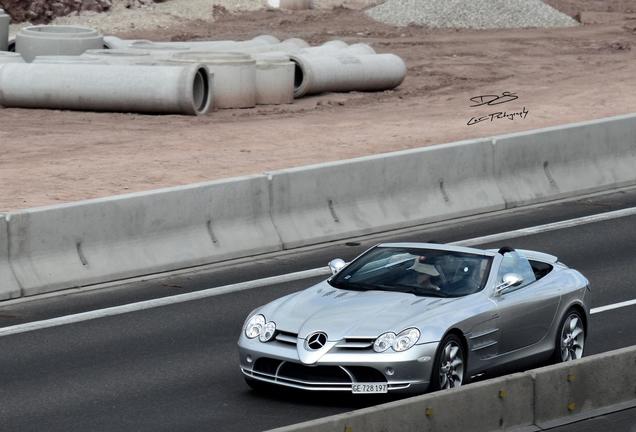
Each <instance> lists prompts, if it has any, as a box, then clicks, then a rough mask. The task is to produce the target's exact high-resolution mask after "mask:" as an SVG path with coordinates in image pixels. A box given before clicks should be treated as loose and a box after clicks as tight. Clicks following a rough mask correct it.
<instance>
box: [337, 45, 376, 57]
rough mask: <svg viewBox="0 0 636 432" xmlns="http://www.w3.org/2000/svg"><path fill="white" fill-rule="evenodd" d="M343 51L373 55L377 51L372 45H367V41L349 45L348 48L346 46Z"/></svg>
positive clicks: (352, 53)
mask: <svg viewBox="0 0 636 432" xmlns="http://www.w3.org/2000/svg"><path fill="white" fill-rule="evenodd" d="M342 52H345V53H347V54H351V55H372V54H375V53H376V52H375V50H374V49H373V48H372V47H371V46H370V45H367V44H365V43H357V44H353V45H349V46H348V47H347V48H344V49H343V50H342Z"/></svg>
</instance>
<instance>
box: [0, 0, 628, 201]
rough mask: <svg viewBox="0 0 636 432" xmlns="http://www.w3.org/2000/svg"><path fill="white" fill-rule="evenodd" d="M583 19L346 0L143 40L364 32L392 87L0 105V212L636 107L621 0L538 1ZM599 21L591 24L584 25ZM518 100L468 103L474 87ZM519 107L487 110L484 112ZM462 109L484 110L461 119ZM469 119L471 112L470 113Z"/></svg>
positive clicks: (360, 38)
mask: <svg viewBox="0 0 636 432" xmlns="http://www.w3.org/2000/svg"><path fill="white" fill-rule="evenodd" d="M548 2H549V3H550V4H551V5H553V6H556V7H559V8H561V9H562V10H563V11H565V12H567V13H569V14H571V15H573V16H574V15H577V14H580V13H581V12H584V13H583V14H581V17H582V19H583V20H584V22H590V23H591V24H585V25H581V26H579V27H576V28H567V29H551V30H546V29H527V30H496V31H454V30H443V31H440V30H429V29H425V28H421V27H415V26H409V27H405V28H398V27H391V26H386V25H382V24H379V23H376V22H374V21H372V20H371V19H369V18H367V17H366V15H364V13H363V12H362V11H359V10H349V9H344V8H339V9H334V10H332V11H329V10H312V11H301V12H295V13H290V12H281V11H252V12H244V13H240V14H232V13H228V14H223V15H222V16H216V17H215V18H216V19H215V22H214V23H211V22H208V21H206V20H205V19H201V20H196V21H192V22H189V23H188V24H184V23H183V22H181V21H180V22H179V23H177V24H175V26H174V27H172V28H169V29H161V30H157V31H144V32H141V31H139V32H137V33H134V32H130V33H127V34H124V33H122V34H120V36H124V37H139V38H148V39H155V40H166V39H170V40H186V39H191V38H214V39H246V38H250V37H253V36H255V35H258V34H264V33H269V34H274V35H276V36H278V37H280V38H286V37H292V36H295V37H302V38H304V39H306V40H307V41H309V42H311V43H312V44H317V43H321V42H324V41H326V40H330V39H334V38H342V39H344V40H345V41H348V42H351V43H352V42H366V43H369V44H371V45H372V46H374V47H375V48H376V50H377V51H379V52H393V53H396V54H398V55H400V56H402V57H403V58H404V59H405V61H406V62H407V64H408V67H409V72H408V77H407V79H406V80H405V82H404V83H403V84H402V86H400V87H399V88H398V89H396V90H395V91H389V92H385V93H380V94H371V93H369V94H363V93H351V94H326V95H320V96H315V97H308V98H304V99H300V100H298V101H296V103H295V104H293V105H288V106H277V107H270V106H261V107H257V108H254V109H246V110H230V111H217V112H214V113H212V114H210V115H208V116H204V117H184V116H146V115H130V114H108V113H90V112H66V111H48V110H22V109H0V211H8V210H13V209H19V208H26V207H33V206H41V205H48V204H56V203H61V202H68V201H75V200H81V199H86V198H94V197H102V196H107V195H113V194H120V193H126V192H132V191H142V190H147V189H154V188H159V187H165V186H175V185H182V184H187V183H192V182H200V181H207V180H214V179H219V178H225V177H232V176H239V175H245V174H253V173H260V172H264V171H270V170H275V169H280V168H286V167H293V166H299V165H305V164H313V163H318V162H325V161H332V160H339V159H345V158H352V157H356V156H363V155H369V154H376V153H382V152H389V151H395V150H401V149H408V148H415V147H421V146H427V145H433V144H439V143H445V142H451V141H457V140H462V139H471V138H477V137H485V136H492V135H497V134H501V133H506V132H513V131H522V130H528V129H534V128H539V127H546V126H552V125H557V124H562V123H569V122H576V121H583V120H590V119H597V118H602V117H606V116H612V115H618V114H625V113H630V112H636V92H635V91H634V88H635V85H636V49H633V48H635V47H636V11H635V10H634V9H636V7H635V3H634V1H633V0H629V1H627V0H624V1H620V0H610V1H605V0H604V1H596V0H577V1H574V0H549V1H548ZM593 23H598V24H593ZM506 91H507V92H513V93H514V94H515V95H516V96H517V97H518V99H516V100H514V101H511V102H508V103H505V104H501V105H496V106H488V105H483V106H479V107H471V105H474V104H475V103H474V102H472V101H471V100H470V99H471V98H473V97H476V96H480V95H489V94H496V95H501V94H502V93H503V92H506ZM499 111H506V112H507V113H509V114H511V113H514V112H523V111H527V114H525V115H521V116H514V117H513V119H512V120H511V119H509V118H501V119H497V118H495V119H494V120H493V121H491V120H490V117H489V115H490V114H491V113H495V112H499ZM473 118H477V119H479V118H485V120H484V121H481V122H479V123H476V124H471V125H469V124H468V123H469V122H471V119H473ZM472 121H473V122H474V121H475V120H472Z"/></svg>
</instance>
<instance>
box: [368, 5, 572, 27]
mask: <svg viewBox="0 0 636 432" xmlns="http://www.w3.org/2000/svg"><path fill="white" fill-rule="evenodd" d="M367 14H368V15H369V16H370V17H371V18H373V19H375V20H377V21H380V22H383V23H386V24H392V25H397V26H406V25H409V24H417V25H423V26H427V27H433V28H472V29H497V28H523V27H569V26H575V25H578V22H577V21H576V20H574V19H573V18H571V17H569V16H567V15H565V14H563V13H561V12H559V11H558V10H556V9H554V8H552V7H551V6H548V5H547V4H545V3H544V2H542V1H541V0H387V1H386V2H385V3H384V4H381V5H379V6H376V7H374V8H371V9H369V10H368V11H367Z"/></svg>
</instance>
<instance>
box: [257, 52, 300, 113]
mask: <svg viewBox="0 0 636 432" xmlns="http://www.w3.org/2000/svg"><path fill="white" fill-rule="evenodd" d="M285 57H286V56H284V55H283V56H280V55H279V58H276V57H275V56H271V57H270V58H269V59H267V58H261V60H258V61H257V62H256V104H257V105H281V104H290V103H293V102H294V71H295V68H296V65H295V63H294V62H292V61H290V60H289V57H287V58H285Z"/></svg>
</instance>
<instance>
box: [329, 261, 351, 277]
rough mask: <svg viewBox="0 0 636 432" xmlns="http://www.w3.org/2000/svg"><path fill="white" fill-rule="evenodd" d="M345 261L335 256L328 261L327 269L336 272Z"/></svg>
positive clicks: (344, 264)
mask: <svg viewBox="0 0 636 432" xmlns="http://www.w3.org/2000/svg"><path fill="white" fill-rule="evenodd" d="M346 265H347V263H346V262H345V261H344V260H343V259H340V258H336V259H334V260H331V261H329V269H330V270H331V274H334V275H335V274H337V273H338V272H339V271H340V270H342V269H343V268H344V266H346Z"/></svg>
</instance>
